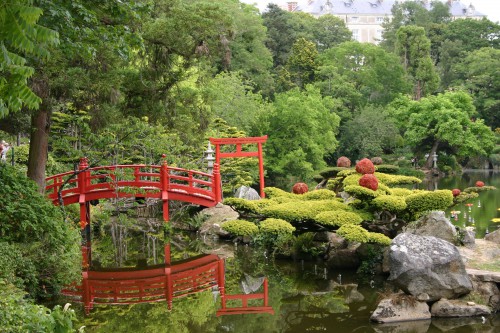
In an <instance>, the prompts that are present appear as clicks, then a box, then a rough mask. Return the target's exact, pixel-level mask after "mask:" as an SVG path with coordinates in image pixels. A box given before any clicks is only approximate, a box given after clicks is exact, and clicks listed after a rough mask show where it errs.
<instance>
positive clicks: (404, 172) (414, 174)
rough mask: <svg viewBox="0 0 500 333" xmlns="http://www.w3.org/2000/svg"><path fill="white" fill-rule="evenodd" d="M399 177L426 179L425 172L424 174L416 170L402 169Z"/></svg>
mask: <svg viewBox="0 0 500 333" xmlns="http://www.w3.org/2000/svg"><path fill="white" fill-rule="evenodd" d="M398 175H401V176H410V177H416V178H418V179H424V178H425V172H423V171H422V170H416V169H414V168H400V169H399V171H398Z"/></svg>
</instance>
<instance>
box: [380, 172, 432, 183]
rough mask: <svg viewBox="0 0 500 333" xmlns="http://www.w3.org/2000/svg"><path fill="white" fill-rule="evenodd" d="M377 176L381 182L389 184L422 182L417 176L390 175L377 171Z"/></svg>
mask: <svg viewBox="0 0 500 333" xmlns="http://www.w3.org/2000/svg"><path fill="white" fill-rule="evenodd" d="M375 177H377V179H378V180H379V182H382V183H384V184H385V185H387V186H394V185H403V184H420V183H421V182H422V181H421V180H420V179H419V178H417V177H411V176H401V175H388V174H385V173H380V172H375Z"/></svg>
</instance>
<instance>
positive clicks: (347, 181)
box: [343, 173, 363, 186]
mask: <svg viewBox="0 0 500 333" xmlns="http://www.w3.org/2000/svg"><path fill="white" fill-rule="evenodd" d="M362 176H363V175H362V174H360V173H355V174H353V175H349V176H347V177H345V178H344V181H343V183H344V186H349V185H359V180H360V179H361V177H362Z"/></svg>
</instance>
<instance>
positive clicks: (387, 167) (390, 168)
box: [375, 164, 399, 174]
mask: <svg viewBox="0 0 500 333" xmlns="http://www.w3.org/2000/svg"><path fill="white" fill-rule="evenodd" d="M375 169H376V170H377V172H382V173H389V174H396V173H398V171H399V167H398V166H397V165H391V164H380V165H377V166H376V167H375Z"/></svg>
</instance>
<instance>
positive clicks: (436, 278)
mask: <svg viewBox="0 0 500 333" xmlns="http://www.w3.org/2000/svg"><path fill="white" fill-rule="evenodd" d="M389 265H390V276H389V280H392V281H393V282H394V284H395V285H396V286H398V287H399V288H401V289H402V290H403V291H405V292H406V293H408V294H411V295H414V296H419V295H420V294H424V293H425V294H427V295H429V301H437V300H439V299H441V298H447V299H454V298H458V297H460V296H462V295H464V294H467V293H469V292H470V291H471V290H472V282H471V280H470V278H469V275H468V274H467V272H466V270H465V265H464V263H463V261H462V257H461V256H460V252H459V251H458V249H457V248H456V247H455V246H454V245H453V244H451V243H449V242H447V241H444V240H442V239H439V238H436V237H432V236H418V235H414V234H409V233H402V234H399V235H398V236H396V237H395V238H394V239H393V240H392V243H391V246H390V250H389Z"/></svg>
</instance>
